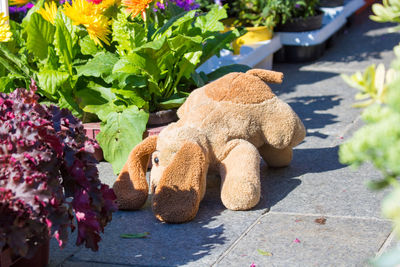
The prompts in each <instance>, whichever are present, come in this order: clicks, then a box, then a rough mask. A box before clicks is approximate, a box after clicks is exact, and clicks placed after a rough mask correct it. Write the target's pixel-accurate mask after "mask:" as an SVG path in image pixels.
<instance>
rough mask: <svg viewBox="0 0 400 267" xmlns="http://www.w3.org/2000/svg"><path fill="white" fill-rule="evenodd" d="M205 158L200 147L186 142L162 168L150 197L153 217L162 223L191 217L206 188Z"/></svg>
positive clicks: (176, 221)
mask: <svg viewBox="0 0 400 267" xmlns="http://www.w3.org/2000/svg"><path fill="white" fill-rule="evenodd" d="M207 167H208V166H207V162H206V157H205V155H204V153H203V150H202V149H201V147H200V146H199V145H198V144H196V143H192V142H186V143H184V145H183V146H182V147H181V149H180V150H179V151H178V152H177V153H176V154H175V156H174V158H173V160H172V162H171V163H170V164H169V165H168V166H167V167H166V168H165V170H164V172H163V174H162V176H161V179H160V182H159V184H158V185H157V188H156V190H155V194H154V196H153V211H154V214H155V216H156V217H157V218H158V219H159V220H160V221H164V222H169V223H182V222H186V221H190V220H192V219H193V218H194V217H195V216H196V214H197V211H198V209H199V204H200V201H201V198H202V197H203V195H204V191H205V186H206V183H205V181H206V180H205V179H206V173H207Z"/></svg>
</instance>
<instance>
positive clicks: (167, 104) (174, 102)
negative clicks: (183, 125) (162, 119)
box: [158, 97, 187, 109]
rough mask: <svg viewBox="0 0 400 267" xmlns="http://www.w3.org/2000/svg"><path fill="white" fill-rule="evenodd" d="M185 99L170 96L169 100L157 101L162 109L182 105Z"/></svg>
mask: <svg viewBox="0 0 400 267" xmlns="http://www.w3.org/2000/svg"><path fill="white" fill-rule="evenodd" d="M186 99H187V97H181V98H172V99H170V100H167V101H164V102H161V103H159V104H158V106H159V107H160V108H162V109H172V108H179V107H180V106H182V104H183V103H185V101H186Z"/></svg>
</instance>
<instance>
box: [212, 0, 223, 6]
mask: <svg viewBox="0 0 400 267" xmlns="http://www.w3.org/2000/svg"><path fill="white" fill-rule="evenodd" d="M222 1H223V0H214V2H215V3H216V4H217V5H219V6H222Z"/></svg>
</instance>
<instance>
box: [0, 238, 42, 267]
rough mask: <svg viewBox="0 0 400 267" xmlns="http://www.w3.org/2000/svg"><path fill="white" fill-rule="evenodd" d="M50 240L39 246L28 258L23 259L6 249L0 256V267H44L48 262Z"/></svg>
mask: <svg viewBox="0 0 400 267" xmlns="http://www.w3.org/2000/svg"><path fill="white" fill-rule="evenodd" d="M49 251H50V240H49V239H48V240H47V241H46V242H45V243H44V244H43V245H41V246H40V247H39V248H38V250H37V252H36V254H35V255H34V256H33V257H32V258H30V259H27V258H23V257H20V256H16V255H14V254H13V253H12V251H11V249H6V250H4V251H2V252H1V254H0V267H45V266H47V264H48V262H49V254H50V253H49Z"/></svg>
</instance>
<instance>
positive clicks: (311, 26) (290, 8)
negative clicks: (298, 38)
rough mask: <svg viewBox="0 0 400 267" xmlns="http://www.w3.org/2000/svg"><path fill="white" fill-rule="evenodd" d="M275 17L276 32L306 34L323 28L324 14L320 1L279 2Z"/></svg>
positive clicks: (286, 0)
mask: <svg viewBox="0 0 400 267" xmlns="http://www.w3.org/2000/svg"><path fill="white" fill-rule="evenodd" d="M274 2H275V5H276V6H277V7H278V9H277V11H276V16H275V23H276V24H277V29H276V31H280V32H304V31H312V30H317V29H319V28H321V27H322V18H323V16H324V13H323V12H322V11H321V10H320V9H319V0H277V1H274Z"/></svg>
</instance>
